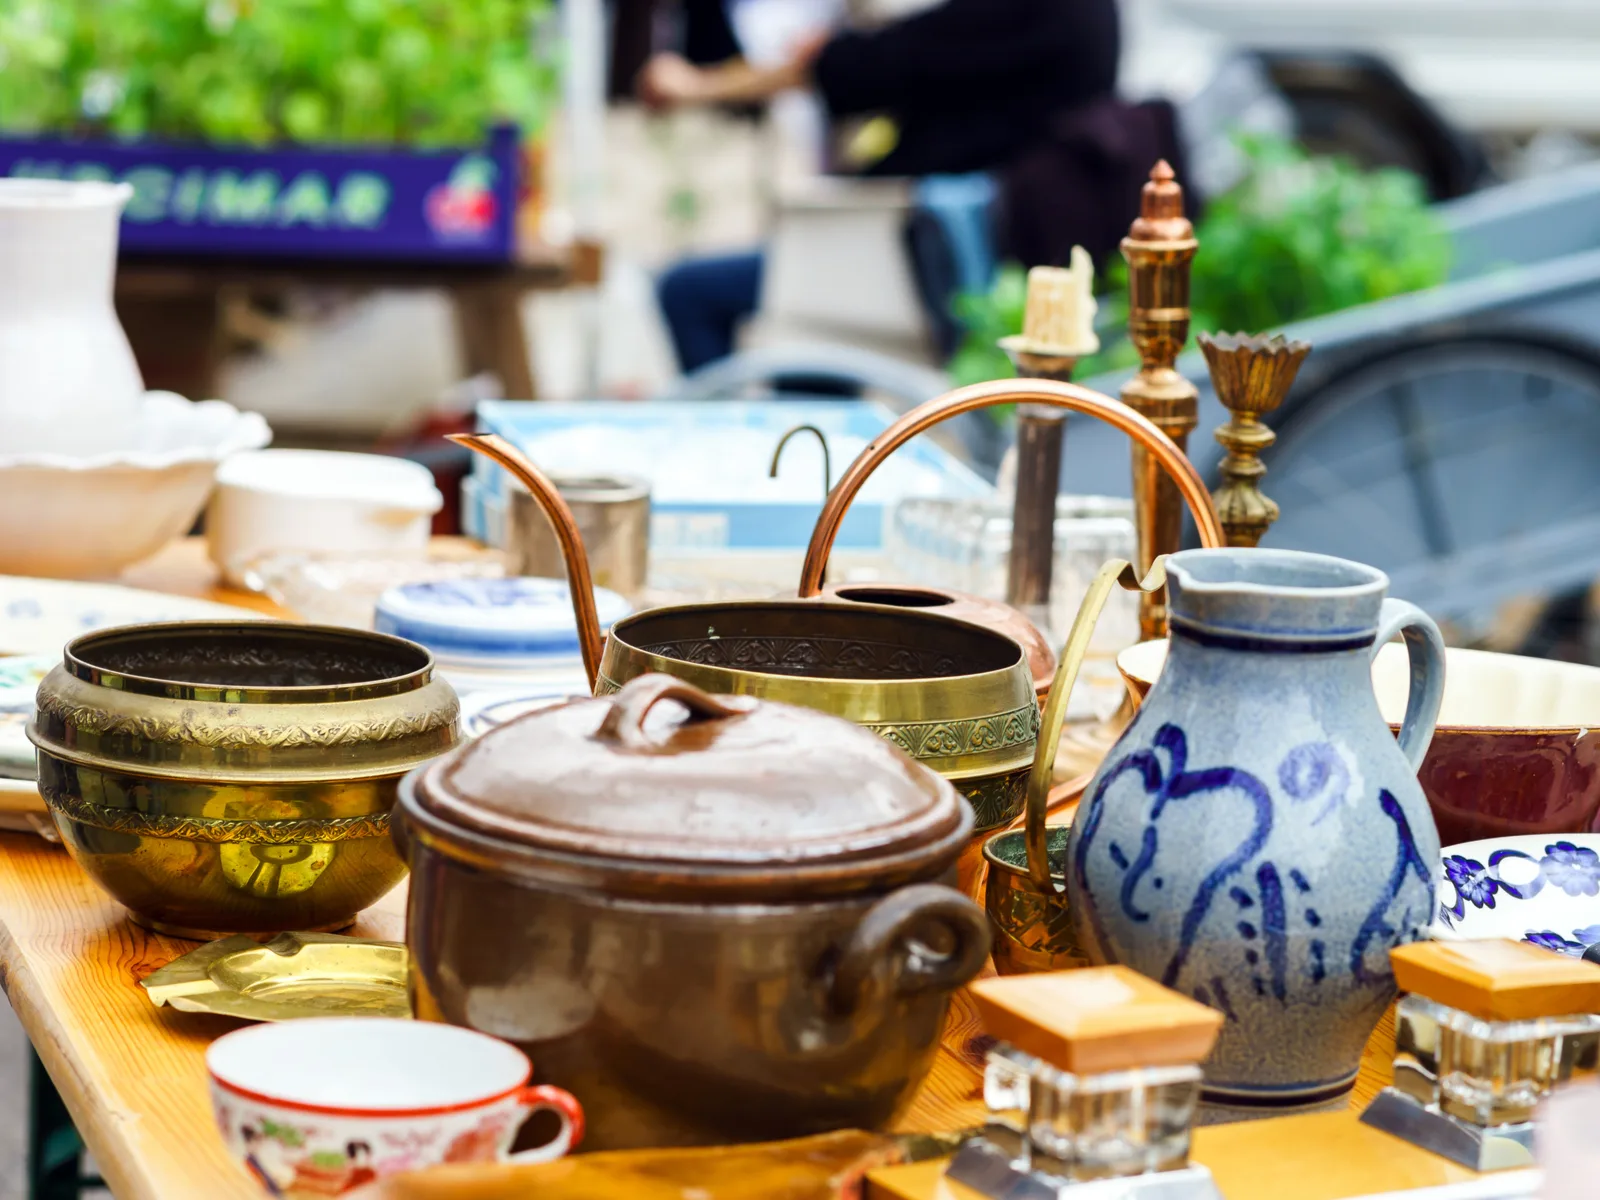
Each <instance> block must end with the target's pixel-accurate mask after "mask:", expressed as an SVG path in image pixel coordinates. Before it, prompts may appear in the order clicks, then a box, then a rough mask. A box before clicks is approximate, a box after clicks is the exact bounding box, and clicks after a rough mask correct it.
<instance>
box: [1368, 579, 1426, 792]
mask: <svg viewBox="0 0 1600 1200" xmlns="http://www.w3.org/2000/svg"><path fill="white" fill-rule="evenodd" d="M1395 634H1400V635H1401V636H1402V637H1404V638H1405V642H1406V657H1407V658H1409V659H1410V660H1411V689H1410V692H1409V693H1408V694H1407V696H1406V715H1405V717H1404V718H1403V719H1402V720H1401V722H1400V751H1401V753H1402V754H1404V755H1405V756H1406V759H1407V761H1409V762H1410V763H1411V769H1412V770H1413V771H1420V770H1421V769H1422V760H1423V758H1425V757H1426V756H1427V753H1428V745H1429V743H1430V742H1432V741H1433V727H1434V726H1435V725H1436V724H1437V723H1438V721H1439V704H1440V702H1441V701H1442V700H1443V699H1444V636H1443V635H1442V634H1441V633H1440V632H1439V627H1438V626H1437V625H1435V624H1434V623H1433V618H1432V617H1430V616H1429V615H1428V614H1427V613H1425V612H1423V611H1422V610H1421V609H1420V608H1418V607H1417V606H1416V605H1415V604H1412V603H1411V602H1410V601H1409V600H1385V601H1384V602H1383V609H1382V610H1381V611H1380V612H1379V614H1378V636H1377V640H1376V641H1374V642H1373V643H1372V656H1373V657H1374V658H1376V657H1377V656H1378V651H1379V650H1382V649H1383V648H1384V646H1385V645H1387V644H1388V642H1389V640H1390V639H1391V638H1393V637H1394V636H1395Z"/></svg>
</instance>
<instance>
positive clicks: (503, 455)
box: [447, 433, 601, 692]
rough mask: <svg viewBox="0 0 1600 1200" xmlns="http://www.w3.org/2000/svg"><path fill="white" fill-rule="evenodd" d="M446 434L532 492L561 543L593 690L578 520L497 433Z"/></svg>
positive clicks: (593, 633)
mask: <svg viewBox="0 0 1600 1200" xmlns="http://www.w3.org/2000/svg"><path fill="white" fill-rule="evenodd" d="M447 436H448V437H449V439H450V440H451V441H452V442H455V443H456V444H457V445H460V446H465V447H466V448H467V449H468V450H473V451H476V452H477V453H479V454H481V455H483V456H484V457H485V458H489V459H492V460H494V461H495V462H497V463H499V464H500V465H501V466H502V467H504V468H505V469H506V470H508V471H510V472H511V473H512V474H513V475H515V476H516V477H517V479H518V480H520V481H521V482H522V484H523V485H524V486H525V487H526V488H527V489H528V491H529V492H531V493H533V498H534V500H535V501H536V502H537V503H538V505H539V507H540V508H541V509H543V510H544V515H545V517H546V519H548V520H549V522H550V528H551V529H552V530H554V531H555V535H556V542H557V544H558V545H560V547H561V558H562V561H564V562H565V563H566V565H567V591H568V592H569V593H570V594H571V596H572V615H573V618H574V619H575V620H576V621H577V623H578V649H579V651H580V652H581V653H582V654H583V673H584V674H585V675H586V676H588V679H589V690H590V691H591V692H593V691H594V685H595V681H596V680H597V679H598V678H599V677H600V649H601V645H600V643H601V639H600V613H599V610H598V609H596V608H595V604H594V580H593V578H592V577H591V576H590V574H589V555H588V554H587V553H586V552H585V550H584V548H583V538H582V536H580V535H579V533H578V522H577V521H576V520H575V519H574V518H573V515H572V510H571V509H570V508H568V507H567V502H566V501H565V500H563V499H562V498H561V493H560V492H558V491H556V485H555V484H553V483H551V482H550V480H549V479H547V478H546V477H545V474H544V472H542V471H540V470H539V468H538V467H536V466H534V465H533V460H532V459H530V458H529V457H528V456H527V455H526V454H524V453H523V452H522V451H521V450H518V449H517V448H516V447H515V446H513V445H512V444H511V443H510V442H508V441H506V440H505V438H503V437H501V436H500V435H499V434H497V433H452V434H448V435H447Z"/></svg>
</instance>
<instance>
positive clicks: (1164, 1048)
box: [971, 966, 1222, 1075]
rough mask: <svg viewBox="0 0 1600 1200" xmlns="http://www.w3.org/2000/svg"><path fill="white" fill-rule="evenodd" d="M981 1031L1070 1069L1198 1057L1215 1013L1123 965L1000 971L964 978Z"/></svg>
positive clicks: (1218, 1022)
mask: <svg viewBox="0 0 1600 1200" xmlns="http://www.w3.org/2000/svg"><path fill="white" fill-rule="evenodd" d="M971 991H972V996H973V999H975V1000H976V1001H977V1002H978V1013H979V1015H980V1016H982V1018H983V1023H984V1026H985V1028H987V1029H988V1031H989V1033H990V1034H991V1035H992V1036H993V1037H996V1038H999V1039H1000V1040H1001V1041H1003V1042H1009V1043H1010V1044H1011V1045H1013V1046H1015V1047H1016V1048H1017V1049H1018V1050H1021V1051H1022V1052H1023V1053H1025V1054H1031V1055H1033V1056H1034V1057H1035V1058H1038V1059H1043V1060H1044V1061H1045V1062H1047V1063H1049V1064H1050V1065H1051V1066H1053V1067H1057V1068H1059V1069H1060V1070H1063V1071H1071V1072H1073V1073H1074V1074H1077V1075H1100V1074H1104V1073H1105V1072H1107V1071H1125V1070H1129V1069H1132V1068H1134V1067H1172V1066H1182V1065H1185V1064H1188V1063H1198V1062H1199V1061H1200V1060H1201V1059H1203V1058H1204V1057H1205V1056H1206V1055H1208V1054H1210V1053H1211V1045H1212V1043H1213V1042H1215V1041H1216V1040H1217V1030H1219V1029H1220V1028H1221V1027H1222V1014H1221V1013H1219V1012H1217V1011H1216V1010H1215V1009H1212V1008H1208V1007H1206V1006H1205V1005H1204V1004H1201V1003H1200V1002H1199V1001H1197V1000H1191V999H1189V997H1187V996H1184V995H1180V994H1179V993H1178V992H1175V991H1173V990H1172V989H1171V988H1167V987H1162V986H1161V985H1160V984H1159V983H1157V982H1156V981H1155V980H1153V979H1147V978H1145V977H1144V976H1143V975H1140V974H1139V973H1138V972H1137V971H1131V970H1129V969H1128V968H1127V967H1115V966H1114V967H1089V968H1084V969H1081V970H1073V971H1045V972H1041V973H1039V974H1037V975H1006V976H1002V977H1000V978H997V979H980V980H979V981H978V982H977V983H974V984H972V985H971Z"/></svg>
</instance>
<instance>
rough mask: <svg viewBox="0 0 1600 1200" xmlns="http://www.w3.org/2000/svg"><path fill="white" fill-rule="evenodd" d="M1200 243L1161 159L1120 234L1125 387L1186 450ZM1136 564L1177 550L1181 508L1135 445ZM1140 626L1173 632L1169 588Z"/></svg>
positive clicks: (1193, 398)
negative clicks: (1194, 268)
mask: <svg viewBox="0 0 1600 1200" xmlns="http://www.w3.org/2000/svg"><path fill="white" fill-rule="evenodd" d="M1199 246H1200V243H1199V242H1198V241H1196V240H1195V236H1194V226H1193V225H1191V224H1190V223H1189V221H1188V219H1187V218H1186V217H1185V216H1184V215H1183V188H1182V187H1181V186H1180V185H1179V184H1178V181H1177V177H1176V176H1175V175H1174V174H1173V170H1172V168H1171V167H1170V166H1168V165H1167V163H1166V162H1165V161H1164V160H1163V161H1161V162H1158V163H1156V165H1155V166H1154V167H1153V168H1152V169H1151V171H1150V178H1149V180H1148V182H1146V183H1145V185H1144V190H1143V192H1142V194H1141V198H1140V207H1139V216H1138V218H1137V219H1136V220H1135V221H1134V222H1133V226H1132V227H1131V228H1130V229H1129V231H1128V236H1127V237H1125V238H1123V239H1122V257H1123V258H1125V259H1126V260H1127V262H1128V334H1129V336H1130V338H1131V339H1132V341H1133V344H1134V347H1135V348H1136V349H1137V350H1138V351H1139V360H1140V367H1139V373H1138V374H1137V375H1135V376H1134V377H1133V378H1132V379H1130V380H1129V381H1128V383H1127V385H1126V386H1125V387H1123V389H1122V402H1123V403H1124V404H1126V405H1128V406H1129V407H1130V408H1132V409H1134V410H1135V411H1136V412H1138V413H1139V414H1140V415H1141V416H1144V417H1147V418H1149V420H1150V421H1151V423H1152V424H1154V425H1155V427H1156V428H1157V429H1159V430H1161V432H1162V433H1164V434H1166V435H1167V436H1168V437H1169V438H1171V439H1172V441H1173V442H1174V443H1175V444H1176V445H1177V447H1178V449H1180V450H1186V449H1187V448H1188V441H1189V434H1190V433H1191V432H1192V431H1193V429H1194V427H1195V425H1196V423H1197V422H1198V421H1199V415H1200V408H1199V393H1198V392H1197V391H1196V389H1195V386H1194V384H1192V383H1190V382H1189V381H1188V380H1187V379H1185V378H1184V377H1183V376H1182V375H1181V374H1179V373H1178V370H1177V368H1176V367H1175V366H1174V364H1175V363H1176V362H1177V360H1178V355H1179V354H1181V353H1182V352H1183V346H1184V343H1185V342H1186V341H1187V340H1188V338H1189V268H1190V264H1191V263H1192V262H1193V261H1194V255H1195V251H1196V250H1197V249H1199ZM1133 510H1134V527H1135V529H1136V531H1137V534H1138V537H1137V550H1136V552H1135V557H1136V565H1137V567H1138V569H1139V573H1140V574H1141V575H1143V574H1144V573H1145V572H1147V571H1149V569H1150V564H1151V563H1153V562H1154V561H1155V560H1156V559H1157V558H1159V557H1160V556H1161V555H1163V554H1171V553H1172V552H1174V551H1175V550H1177V549H1178V548H1179V539H1180V537H1181V535H1182V531H1183V506H1182V504H1181V503H1180V502H1179V499H1178V493H1177V492H1176V491H1175V490H1173V486H1172V483H1171V481H1170V480H1168V479H1167V477H1166V476H1165V474H1163V472H1162V471H1161V468H1160V467H1159V466H1158V465H1157V464H1156V463H1155V461H1154V460H1153V459H1152V458H1151V457H1150V455H1149V454H1148V453H1146V452H1145V450H1144V448H1143V447H1141V446H1138V445H1135V446H1134V448H1133ZM1139 630H1140V635H1141V637H1143V638H1144V639H1145V640H1149V639H1152V638H1162V637H1166V635H1167V597H1166V592H1165V590H1162V591H1160V592H1156V593H1153V594H1149V595H1145V596H1142V597H1140V602H1139Z"/></svg>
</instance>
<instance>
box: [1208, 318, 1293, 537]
mask: <svg viewBox="0 0 1600 1200" xmlns="http://www.w3.org/2000/svg"><path fill="white" fill-rule="evenodd" d="M1197 340H1198V341H1199V343H1200V350H1201V352H1202V353H1203V354H1205V356H1206V365H1207V367H1209V368H1210V371H1211V384H1212V386H1213V387H1215V388H1216V391H1217V398H1218V399H1219V400H1221V401H1222V403H1223V405H1224V406H1225V407H1226V408H1227V409H1228V411H1229V412H1230V413H1231V414H1232V419H1231V420H1230V421H1229V422H1228V423H1227V424H1226V425H1224V426H1223V427H1222V428H1221V429H1219V430H1217V432H1216V434H1215V436H1216V439H1217V441H1218V442H1220V443H1221V444H1222V448H1223V449H1224V450H1226V451H1227V452H1228V453H1227V456H1226V457H1225V458H1223V460H1222V486H1221V487H1219V488H1218V489H1217V490H1216V493H1215V495H1214V497H1213V498H1214V499H1215V500H1216V504H1217V515H1218V516H1220V517H1221V518H1222V527H1223V529H1224V530H1225V531H1226V532H1227V535H1228V545H1230V546H1249V547H1254V546H1256V545H1259V544H1260V542H1261V536H1262V534H1264V533H1266V531H1267V526H1269V525H1271V524H1272V523H1273V522H1274V521H1276V520H1277V519H1278V506H1277V505H1276V504H1275V503H1273V501H1272V500H1270V499H1268V498H1267V496H1266V495H1264V494H1263V493H1262V491H1261V477H1262V476H1264V475H1265V474H1266V473H1267V468H1266V465H1265V464H1264V463H1263V462H1262V461H1261V452H1262V451H1263V450H1265V449H1266V448H1267V447H1268V446H1270V445H1272V443H1273V442H1275V441H1277V434H1275V433H1273V432H1272V430H1270V429H1268V428H1267V427H1266V425H1264V424H1263V423H1262V421H1261V418H1262V416H1263V415H1265V414H1266V413H1269V412H1272V411H1273V410H1274V409H1276V408H1277V407H1278V406H1279V405H1280V404H1282V403H1283V398H1284V397H1285V396H1287V395H1288V394H1289V389H1290V388H1291V387H1293V386H1294V380H1295V376H1296V375H1297V374H1298V373H1299V371H1300V364H1301V363H1302V362H1304V361H1305V358H1306V355H1308V354H1310V353H1311V347H1310V346H1309V345H1308V344H1306V343H1305V342H1291V341H1289V340H1288V339H1286V338H1285V337H1284V336H1283V335H1282V334H1272V335H1271V336H1267V335H1258V336H1255V337H1247V336H1245V335H1244V334H1239V333H1219V334H1217V335H1216V336H1215V337H1213V336H1211V335H1209V334H1204V333H1202V334H1201V335H1200V336H1199V338H1198V339H1197Z"/></svg>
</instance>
